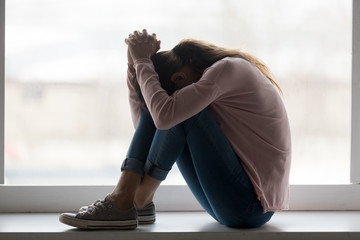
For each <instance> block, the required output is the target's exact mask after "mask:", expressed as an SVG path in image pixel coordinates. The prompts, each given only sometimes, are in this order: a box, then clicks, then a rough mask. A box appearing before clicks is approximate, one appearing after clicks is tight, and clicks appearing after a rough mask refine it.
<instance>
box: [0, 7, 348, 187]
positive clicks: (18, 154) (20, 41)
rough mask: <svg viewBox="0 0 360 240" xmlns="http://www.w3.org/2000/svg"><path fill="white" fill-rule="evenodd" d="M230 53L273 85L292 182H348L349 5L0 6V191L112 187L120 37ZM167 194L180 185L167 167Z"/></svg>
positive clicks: (121, 117) (120, 97) (128, 130)
mask: <svg viewBox="0 0 360 240" xmlns="http://www.w3.org/2000/svg"><path fill="white" fill-rule="evenodd" d="M143 28H146V29H148V31H149V32H150V33H152V32H155V33H156V34H157V36H158V38H159V39H160V40H161V41H162V49H171V48H172V47H173V46H174V45H176V44H177V43H178V42H179V41H180V40H181V39H183V38H197V39H203V40H207V41H209V42H212V43H214V44H217V45H219V46H223V47H228V48H240V49H242V50H245V51H247V52H250V53H252V54H254V55H256V56H257V57H259V58H260V59H262V60H263V61H264V62H265V63H266V64H267V65H268V66H269V67H270V69H271V70H272V72H273V73H274V75H275V77H276V79H277V81H278V83H279V85H280V86H281V87H282V89H283V92H284V96H283V101H284V103H285V105H286V107H287V111H288V114H289V119H290V124H291V130H292V146H293V161H292V171H291V177H290V180H291V183H292V184H330V183H332V184H336V183H348V182H349V176H350V114H351V29H352V1H351V0H301V1H300V0H251V1H250V0H182V1H170V0H151V1H149V0H129V1H127V0H122V1H118V0H102V1H99V0H98V1H96V0H11V1H6V39H5V41H6V43H5V51H6V56H5V91H6V93H5V101H6V102H5V178H6V183H7V184H62V185H63V184H115V183H116V182H117V180H118V177H119V175H120V165H121V163H122V160H123V159H124V158H125V155H126V152H127V148H128V146H129V143H130V141H131V137H132V134H133V132H134V128H133V125H132V121H131V116H130V110H129V106H128V90H127V86H126V69H127V59H126V45H125V43H124V39H125V38H126V37H127V36H128V34H129V33H130V32H132V31H133V30H135V29H138V30H142V29H143ZM166 183H167V184H184V181H183V179H182V177H181V175H180V174H179V172H178V171H177V169H176V168H174V171H173V172H172V174H171V175H170V176H169V178H168V180H167V181H166Z"/></svg>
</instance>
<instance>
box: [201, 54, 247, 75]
mask: <svg viewBox="0 0 360 240" xmlns="http://www.w3.org/2000/svg"><path fill="white" fill-rule="evenodd" d="M252 66H253V65H252V63H250V62H249V61H247V60H245V59H243V58H240V57H226V58H223V59H221V60H219V61H217V62H215V63H214V64H213V65H211V66H210V67H209V68H207V69H206V70H205V71H204V73H206V72H207V71H209V70H214V69H216V70H217V71H221V70H227V71H229V70H241V71H244V70H246V69H250V68H251V67H252Z"/></svg>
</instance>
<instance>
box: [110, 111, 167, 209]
mask: <svg viewBox="0 0 360 240" xmlns="http://www.w3.org/2000/svg"><path fill="white" fill-rule="evenodd" d="M155 131H156V128H155V125H154V123H153V120H152V118H151V116H150V114H149V112H148V111H144V112H143V113H142V115H141V118H140V121H139V124H138V127H137V129H136V131H135V134H134V136H133V139H132V141H131V144H130V147H129V150H128V153H127V156H126V159H125V161H124V162H123V166H122V174H121V176H120V179H119V182H118V184H117V186H116V187H115V189H114V190H113V192H112V194H111V197H112V199H113V200H114V202H115V203H116V206H117V207H118V208H120V209H128V208H130V207H131V206H132V204H133V203H134V200H135V204H136V205H137V206H138V207H143V206H145V205H146V204H147V203H150V202H151V201H152V198H153V196H154V193H155V191H156V189H157V187H158V186H159V185H160V181H156V180H154V179H152V178H149V177H148V176H147V175H145V176H144V170H143V169H144V164H145V161H146V158H147V155H148V152H149V149H150V146H151V143H152V141H153V137H154V134H155Z"/></svg>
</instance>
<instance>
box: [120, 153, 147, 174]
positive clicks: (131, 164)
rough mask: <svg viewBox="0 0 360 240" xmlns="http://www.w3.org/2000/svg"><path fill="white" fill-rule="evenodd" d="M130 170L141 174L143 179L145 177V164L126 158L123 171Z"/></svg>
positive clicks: (122, 166) (122, 167)
mask: <svg viewBox="0 0 360 240" xmlns="http://www.w3.org/2000/svg"><path fill="white" fill-rule="evenodd" d="M123 170H129V171H132V172H135V173H137V174H139V175H140V176H141V177H143V176H144V162H142V161H140V160H137V159H134V158H126V159H125V160H124V161H123V163H122V165H121V171H123Z"/></svg>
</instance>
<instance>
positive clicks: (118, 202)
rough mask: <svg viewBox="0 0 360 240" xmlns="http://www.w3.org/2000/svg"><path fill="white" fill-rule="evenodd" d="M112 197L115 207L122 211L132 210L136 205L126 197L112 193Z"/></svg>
mask: <svg viewBox="0 0 360 240" xmlns="http://www.w3.org/2000/svg"><path fill="white" fill-rule="evenodd" d="M110 197H111V200H112V201H113V202H114V204H115V206H116V207H117V208H118V209H120V210H127V209H130V208H131V207H132V206H133V205H134V202H133V199H132V198H131V197H128V196H126V195H122V194H118V193H112V194H111V195H110Z"/></svg>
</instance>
